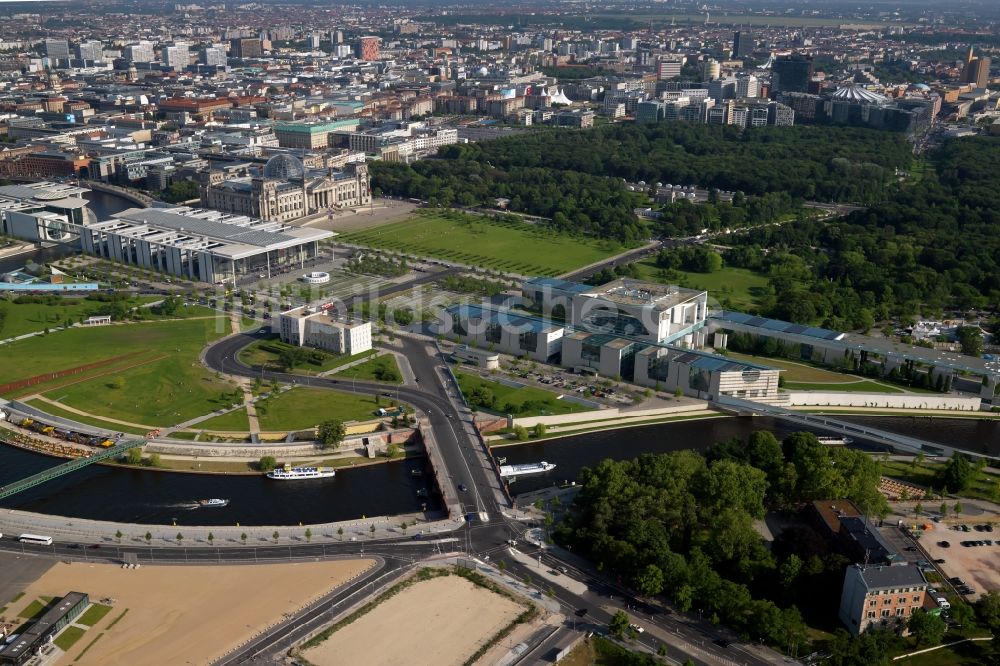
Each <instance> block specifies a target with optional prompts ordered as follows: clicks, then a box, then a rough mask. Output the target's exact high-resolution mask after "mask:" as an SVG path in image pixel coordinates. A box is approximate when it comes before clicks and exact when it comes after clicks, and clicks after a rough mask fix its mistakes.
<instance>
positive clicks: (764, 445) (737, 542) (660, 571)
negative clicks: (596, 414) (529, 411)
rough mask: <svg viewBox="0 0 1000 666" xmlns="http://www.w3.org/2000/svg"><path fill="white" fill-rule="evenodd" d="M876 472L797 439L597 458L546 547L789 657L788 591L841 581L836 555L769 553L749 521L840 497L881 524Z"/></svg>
mask: <svg viewBox="0 0 1000 666" xmlns="http://www.w3.org/2000/svg"><path fill="white" fill-rule="evenodd" d="M879 477H880V473H879V467H878V463H877V462H875V461H874V460H872V458H871V457H869V456H867V455H865V454H864V453H861V452H858V451H852V450H849V449H842V448H830V447H824V446H823V445H822V444H820V443H819V442H818V441H817V440H816V438H815V436H813V435H811V434H808V433H796V434H794V435H791V436H789V437H788V438H787V439H786V440H785V441H784V442H783V443H779V442H778V441H777V440H776V439H775V438H774V436H773V435H771V434H770V433H768V432H758V433H754V434H753V435H752V436H751V437H750V440H749V441H748V442H737V441H734V442H729V443H726V444H723V445H720V446H717V447H714V448H713V449H712V450H711V451H710V452H709V455H708V456H704V455H701V454H699V453H696V452H692V451H681V452H676V453H669V454H657V455H643V456H640V457H639V458H637V459H634V460H627V461H612V460H605V461H603V462H601V463H600V464H599V465H598V466H597V467H595V468H594V469H587V470H584V471H583V473H582V474H581V481H582V489H581V491H580V493H579V495H578V496H577V498H576V500H575V502H574V504H573V507H572V509H571V511H570V512H569V514H568V516H567V519H566V520H565V521H564V522H563V523H561V524H560V525H559V527H558V528H557V530H556V538H557V539H558V540H559V541H560V542H562V543H563V544H565V545H568V546H571V547H572V549H573V550H574V552H579V553H583V554H585V555H586V556H587V557H589V558H590V559H591V560H593V561H595V562H596V563H597V565H598V566H599V567H600V568H603V569H608V570H610V571H613V572H615V573H617V574H619V575H620V576H622V578H624V579H626V580H628V581H629V582H630V583H631V584H632V585H633V586H634V587H635V588H636V589H638V590H639V591H640V592H641V593H642V594H645V595H657V594H665V595H667V596H668V597H670V598H671V599H672V600H673V601H674V603H675V604H676V605H677V606H678V607H679V608H681V609H682V610H691V609H694V610H698V611H700V612H702V613H703V614H704V615H705V616H707V617H709V618H712V619H713V620H715V621H720V622H722V623H724V624H727V625H729V626H731V627H733V628H734V629H736V630H737V631H739V632H741V633H742V634H744V635H746V636H749V637H752V638H754V639H762V640H765V641H768V642H770V643H772V644H775V645H780V646H782V647H783V648H787V647H788V646H789V645H800V644H803V643H805V641H806V640H807V638H806V627H805V623H804V622H803V620H802V617H801V614H800V613H799V610H798V608H797V607H796V606H795V605H794V604H793V603H792V602H793V601H795V600H796V598H795V597H794V595H791V594H789V592H790V591H794V590H795V589H796V586H797V585H798V584H800V583H805V582H806V581H807V580H809V578H810V577H812V576H821V575H824V574H827V575H829V574H830V573H831V572H832V573H834V574H835V575H840V576H842V574H843V567H844V565H845V564H846V561H845V560H843V559H842V558H839V556H836V557H832V558H827V559H825V560H824V559H823V558H820V557H817V558H816V559H813V558H811V557H803V556H802V555H799V554H796V553H794V552H793V551H791V550H788V551H786V552H776V553H771V552H769V551H768V550H767V549H766V548H765V546H764V542H763V539H762V538H761V536H760V535H759V534H758V533H757V532H756V531H755V529H754V527H753V521H754V520H758V519H760V518H762V517H763V516H764V513H765V509H766V507H769V506H771V507H790V506H794V505H797V504H798V503H801V502H806V501H811V500H816V499H839V498H850V499H852V500H854V501H855V502H856V503H858V504H859V505H860V506H861V507H863V508H864V509H865V510H866V511H868V512H871V513H873V514H884V512H885V511H886V510H887V507H886V504H885V499H884V498H883V497H882V496H881V495H880V494H879V493H878V491H877V484H878V480H879Z"/></svg>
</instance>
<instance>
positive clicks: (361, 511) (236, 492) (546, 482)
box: [0, 417, 1000, 526]
mask: <svg viewBox="0 0 1000 666" xmlns="http://www.w3.org/2000/svg"><path fill="white" fill-rule="evenodd" d="M850 420H851V421H854V422H856V423H859V424H863V425H869V426H872V427H878V428H882V429H884V430H891V431H894V432H899V433H901V434H906V435H912V436H917V437H922V438H924V439H927V440H929V441H935V442H940V443H943V444H952V445H955V446H964V448H966V449H969V450H973V451H984V450H985V451H988V452H990V453H992V454H994V455H996V454H1000V422H998V421H978V420H975V419H927V418H920V417H916V418H911V417H850ZM795 429H797V428H789V427H788V426H787V425H785V424H783V423H781V422H780V421H777V420H775V419H772V418H769V417H735V418H717V419H705V420H699V421H680V422H675V423H664V424H658V425H650V426H641V427H635V428H625V429H621V430H609V431H602V432H593V433H586V434H582V435H576V436H573V437H565V438H560V439H552V440H546V441H542V442H538V443H529V444H523V445H519V446H510V447H503V448H500V449H497V450H496V452H497V455H498V456H505V457H507V462H509V463H524V462H538V461H541V460H545V461H548V462H551V463H555V464H556V469H555V470H553V471H552V472H550V473H548V474H544V475H539V476H530V477H524V478H522V479H519V480H517V481H516V482H515V483H514V484H513V485H512V488H511V489H512V491H513V492H514V493H515V494H517V493H524V492H529V491H532V490H538V489H539V488H544V487H547V486H551V485H553V484H558V483H563V482H566V481H572V480H575V479H576V478H577V475H578V474H579V472H580V470H581V469H582V468H583V467H588V466H594V465H596V464H597V463H598V462H600V461H601V460H603V459H604V458H615V459H626V458H632V457H635V456H637V455H639V454H640V453H660V452H668V451H678V450H682V449H694V450H698V451H702V450H705V449H706V448H708V447H709V446H711V445H712V444H714V443H716V442H721V441H724V440H727V439H730V438H732V437H740V438H746V437H748V436H749V435H750V433H752V432H754V431H755V430H771V431H773V432H774V433H775V434H776V435H777V436H778V437H779V438H780V437H783V436H784V435H785V434H787V433H788V432H791V431H792V430H795ZM56 462H57V461H56V460H55V459H53V458H48V457H45V456H41V455H37V454H33V453H29V452H26V451H22V450H20V449H15V448H12V447H9V446H0V485H3V484H5V483H10V482H11V481H14V480H17V479H20V478H23V477H25V476H28V475H30V474H34V473H36V472H39V471H41V470H43V469H46V468H47V467H51V466H53V465H54V464H56ZM424 464H425V461H424V459H412V460H406V461H401V462H395V463H388V464H384V465H372V466H368V467H358V468H354V469H350V468H348V469H343V470H340V471H339V472H338V474H337V476H336V478H334V479H330V480H322V481H309V482H278V481H270V480H268V479H266V478H264V477H262V476H251V477H248V476H214V475H213V476H209V475H200V474H179V473H170V472H157V471H143V470H134V469H123V468H114V467H101V466H93V467H88V468H85V469H83V470H81V471H78V472H74V473H72V474H69V475H67V476H65V477H61V478H59V479H56V480H54V481H51V482H49V483H47V484H44V485H42V486H39V487H36V488H33V489H31V490H28V491H25V492H23V493H20V494H18V495H14V496H12V497H9V498H7V499H5V500H0V506H2V507H8V508H16V509H23V510H26V511H36V512H40V513H49V514H55V515H63V516H73V517H81V518H93V519H105V520H114V521H122V522H142V523H151V524H170V523H171V521H174V520H176V522H177V524H178V525H194V524H199V525H234V524H235V523H237V522H238V523H240V524H241V525H248V526H252V525H297V524H298V523H300V522H301V523H305V524H309V523H325V522H332V521H339V520H352V519H360V518H361V517H362V516H363V515H365V516H376V515H392V514H398V513H409V512H414V511H419V510H421V508H422V504H423V503H424V502H428V507H427V508H428V509H429V510H435V509H438V508H439V507H440V504H439V501H438V498H436V497H434V496H433V495H434V493H433V492H431V493H430V495H431V498H429V499H427V498H424V499H421V498H420V497H418V496H417V491H418V490H420V489H421V488H423V487H424V486H425V485H426V484H427V482H428V479H429V475H428V474H427V473H426V472H425V473H424V475H423V476H414V475H413V474H412V473H411V471H410V470H412V469H414V468H422V466H423V465H424ZM210 497H221V498H226V499H229V500H230V505H229V506H228V507H225V508H221V509H194V510H192V509H189V508H185V507H186V506H189V505H190V503H191V502H192V501H193V500H197V499H205V498H210Z"/></svg>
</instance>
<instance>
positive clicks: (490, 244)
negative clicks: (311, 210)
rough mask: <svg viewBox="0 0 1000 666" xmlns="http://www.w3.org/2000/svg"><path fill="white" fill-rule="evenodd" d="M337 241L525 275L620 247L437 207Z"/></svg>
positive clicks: (553, 271)
mask: <svg viewBox="0 0 1000 666" xmlns="http://www.w3.org/2000/svg"><path fill="white" fill-rule="evenodd" d="M337 240H338V241H342V242H345V243H356V244H359V245H367V246H370V247H377V248H382V249H386V250H394V251H398V252H407V253H411V254H416V255H421V256H426V257H436V258H440V259H445V260H448V261H454V262H456V263H463V264H468V265H472V266H482V267H485V268H491V269H495V270H501V271H504V272H510V273H520V274H525V275H559V274H561V273H566V272H568V271H571V270H573V269H575V268H580V267H582V266H586V265H588V264H591V263H594V262H596V261H600V260H601V259H604V258H605V257H608V256H611V255H614V254H617V253H618V252H621V251H622V247H621V246H620V245H618V244H617V243H614V242H610V241H601V240H596V239H590V238H583V237H576V236H569V235H566V234H559V233H555V232H553V231H550V230H548V229H546V228H545V227H542V226H538V225H532V224H527V223H524V222H503V223H501V222H496V221H494V220H491V219H490V218H487V217H484V216H478V215H468V214H464V213H459V212H456V211H438V210H422V211H418V212H417V213H416V214H415V215H413V216H412V217H410V218H408V219H407V220H404V221H402V222H396V223H394V224H388V225H385V226H380V227H375V228H372V229H366V230H362V231H356V232H351V233H346V234H341V235H340V236H339V237H338V238H337Z"/></svg>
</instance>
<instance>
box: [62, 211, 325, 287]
mask: <svg viewBox="0 0 1000 666" xmlns="http://www.w3.org/2000/svg"><path fill="white" fill-rule="evenodd" d="M74 231H76V232H78V233H79V234H80V243H81V246H82V249H83V251H84V252H87V253H89V254H95V255H97V256H99V257H104V258H106V259H112V260H115V261H119V262H122V263H125V264H132V265H136V266H141V267H143V268H151V269H153V270H156V271H160V272H163V273H169V274H172V275H176V276H178V277H183V278H186V279H190V280H199V281H202V282H212V283H216V282H225V281H234V280H237V279H239V278H242V277H261V278H270V277H271V276H272V275H273V274H274V273H276V272H278V271H280V270H284V269H286V268H288V269H292V268H303V267H304V264H305V262H306V261H307V260H309V259H312V258H314V257H316V256H317V255H318V254H319V251H320V250H319V241H321V240H324V239H327V238H332V237H333V236H334V233H333V232H331V231H323V230H321V229H307V228H304V227H293V226H290V225H286V224H282V223H279V222H265V221H263V220H260V219H257V218H252V217H245V216H242V215H230V214H227V213H220V212H218V211H214V210H204V209H200V208H189V207H186V206H180V207H175V208H132V209H129V210H126V211H123V212H121V213H118V214H117V215H115V217H113V218H111V219H110V220H105V221H102V222H94V223H91V224H86V225H81V226H78V227H75V228H74Z"/></svg>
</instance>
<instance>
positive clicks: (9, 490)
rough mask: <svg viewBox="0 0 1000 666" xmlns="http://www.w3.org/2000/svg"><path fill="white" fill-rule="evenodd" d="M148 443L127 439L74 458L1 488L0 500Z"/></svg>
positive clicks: (142, 440)
mask: <svg viewBox="0 0 1000 666" xmlns="http://www.w3.org/2000/svg"><path fill="white" fill-rule="evenodd" d="M145 443H146V440H144V439H127V440H122V441H120V442H118V443H117V444H115V445H114V446H111V447H108V448H107V449H103V450H101V451H95V452H94V453H92V454H90V455H88V456H84V457H82V458H74V459H73V460H69V461H66V462H64V463H63V464H61V465H56V466H55V467H52V468H50V469H47V470H45V471H44V472H39V473H38V474H33V475H32V476H29V477H26V478H24V479H21V480H20V481H15V482H13V483H9V484H7V485H6V486H0V499H4V498H5V497H10V496H11V495H14V494H16V493H19V492H21V491H22V490H27V489H28V488H34V487H35V486H38V485H41V484H43V483H46V482H48V481H51V480H52V479H55V478H57V477H60V476H63V475H64V474H69V473H70V472H75V471H76V470H78V469H83V468H84V467H87V466H88V465H93V464H94V463H96V462H101V461H102V460H107V459H108V458H116V457H118V456H120V455H122V454H123V453H125V452H126V451H128V450H129V449H134V448H136V447H137V446H142V445H144V444H145Z"/></svg>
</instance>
